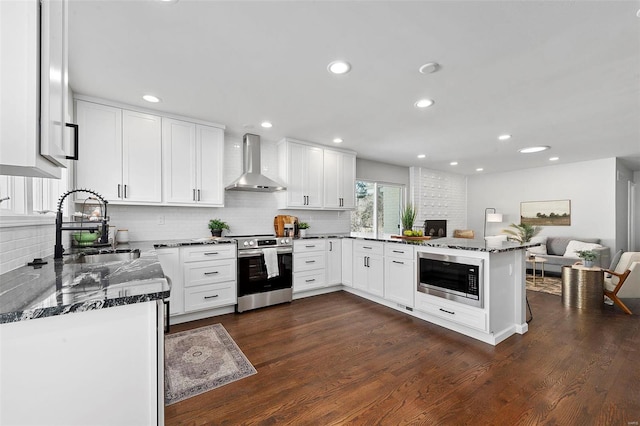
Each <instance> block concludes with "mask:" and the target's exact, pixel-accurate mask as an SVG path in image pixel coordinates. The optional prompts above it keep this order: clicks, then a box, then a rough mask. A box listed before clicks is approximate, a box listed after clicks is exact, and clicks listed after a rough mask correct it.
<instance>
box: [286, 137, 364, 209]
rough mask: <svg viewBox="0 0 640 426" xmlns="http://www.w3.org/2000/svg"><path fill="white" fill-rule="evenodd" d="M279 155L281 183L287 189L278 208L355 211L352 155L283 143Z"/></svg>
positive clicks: (291, 141) (354, 172)
mask: <svg viewBox="0 0 640 426" xmlns="http://www.w3.org/2000/svg"><path fill="white" fill-rule="evenodd" d="M278 154H279V166H280V179H282V180H283V181H284V182H286V185H287V190H286V191H285V192H284V194H283V195H281V198H280V205H279V208H292V209H315V210H317V209H325V208H326V209H338V210H339V209H345V210H346V209H351V208H354V206H355V175H356V156H355V153H353V152H347V151H337V150H329V149H324V148H322V147H321V146H319V145H314V144H311V143H307V142H302V141H297V140H293V139H283V140H282V141H280V142H279V144H278Z"/></svg>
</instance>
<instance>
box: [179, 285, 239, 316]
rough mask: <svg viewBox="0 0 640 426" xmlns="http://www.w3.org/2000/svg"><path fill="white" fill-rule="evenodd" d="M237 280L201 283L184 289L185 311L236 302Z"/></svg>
mask: <svg viewBox="0 0 640 426" xmlns="http://www.w3.org/2000/svg"><path fill="white" fill-rule="evenodd" d="M236 300H237V299H236V282H235V281H229V282H225V283H218V284H207V285H200V286H197V287H187V288H185V289H184V310H185V312H191V311H200V310H203V309H209V308H216V307H219V306H229V305H235V304H236Z"/></svg>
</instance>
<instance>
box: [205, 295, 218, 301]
mask: <svg viewBox="0 0 640 426" xmlns="http://www.w3.org/2000/svg"><path fill="white" fill-rule="evenodd" d="M216 297H218V295H217V294H214V295H213V296H204V300H207V299H215V298H216Z"/></svg>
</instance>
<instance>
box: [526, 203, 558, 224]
mask: <svg viewBox="0 0 640 426" xmlns="http://www.w3.org/2000/svg"><path fill="white" fill-rule="evenodd" d="M520 223H521V224H525V225H532V226H570V225H571V200H550V201H522V202H521V203H520Z"/></svg>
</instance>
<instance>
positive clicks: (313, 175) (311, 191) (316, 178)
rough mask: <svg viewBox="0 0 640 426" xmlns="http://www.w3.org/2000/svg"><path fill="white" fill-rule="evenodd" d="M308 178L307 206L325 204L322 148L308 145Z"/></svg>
mask: <svg viewBox="0 0 640 426" xmlns="http://www.w3.org/2000/svg"><path fill="white" fill-rule="evenodd" d="M306 148H307V150H306V155H305V157H306V164H305V171H306V176H305V178H306V180H305V193H306V195H307V205H306V206H307V207H314V208H320V207H322V205H323V189H324V181H323V178H324V168H323V164H324V153H323V150H322V149H321V148H316V147H306Z"/></svg>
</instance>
